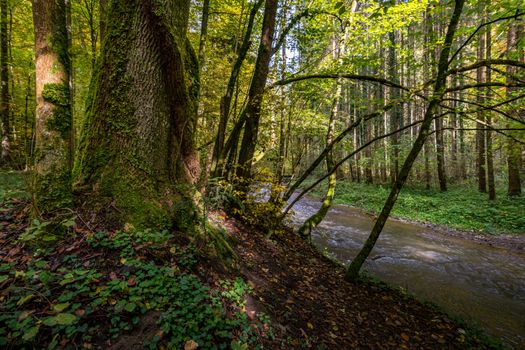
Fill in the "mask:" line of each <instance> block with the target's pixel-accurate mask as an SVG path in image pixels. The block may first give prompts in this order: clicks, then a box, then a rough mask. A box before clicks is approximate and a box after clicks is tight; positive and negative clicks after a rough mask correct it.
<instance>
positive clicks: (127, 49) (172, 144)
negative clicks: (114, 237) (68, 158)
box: [74, 0, 200, 229]
mask: <svg viewBox="0 0 525 350" xmlns="http://www.w3.org/2000/svg"><path fill="white" fill-rule="evenodd" d="M189 7H190V0H156V1H153V0H114V1H110V2H109V3H108V8H107V17H106V18H107V19H108V21H107V28H106V34H105V36H106V38H105V40H104V46H103V49H102V53H101V62H100V63H101V64H99V65H98V69H97V71H96V72H95V75H94V77H93V79H94V80H93V82H92V84H91V86H92V89H91V91H90V97H89V105H88V107H87V112H86V123H85V125H84V128H83V131H82V136H81V139H80V144H79V156H78V158H77V162H76V164H75V171H74V174H75V179H76V182H75V185H76V186H75V188H76V190H77V191H79V192H80V193H83V194H84V196H82V198H83V199H85V201H86V204H87V205H93V206H95V207H97V206H100V205H102V206H104V207H107V206H108V205H109V206H110V207H116V208H117V209H118V210H115V213H114V218H115V220H117V222H118V223H119V224H124V223H130V224H132V225H134V226H139V227H141V226H147V225H153V226H163V227H167V226H171V225H172V224H174V223H175V224H177V225H178V226H179V227H180V228H182V229H184V228H187V225H191V224H192V223H193V221H192V218H194V216H192V215H193V214H194V213H195V212H194V209H193V208H194V205H193V204H194V200H193V197H192V195H193V193H194V192H193V188H194V184H195V181H196V180H197V179H198V177H199V172H200V169H199V162H198V158H197V155H196V152H195V148H194V132H195V127H196V119H197V99H198V93H199V72H198V60H197V56H196V54H195V52H194V50H193V48H192V47H191V44H190V42H189V40H188V39H187V36H186V34H187V27H188V18H189ZM179 219H180V220H179Z"/></svg>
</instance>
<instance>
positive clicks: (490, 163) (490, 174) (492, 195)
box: [485, 0, 496, 200]
mask: <svg viewBox="0 0 525 350" xmlns="http://www.w3.org/2000/svg"><path fill="white" fill-rule="evenodd" d="M488 3H489V4H490V0H489V1H488ZM485 11H487V8H485ZM485 17H486V18H487V17H488V16H487V15H485ZM485 38H486V39H485V41H486V45H487V49H486V58H487V60H490V59H491V58H492V50H491V49H492V38H491V27H490V26H488V27H487V33H486V34H485ZM485 80H486V81H487V83H490V82H491V81H492V71H491V68H490V67H486V68H485ZM491 97H492V90H491V89H490V87H487V92H486V98H487V100H488V101H490V100H491ZM486 122H487V125H488V126H491V125H492V114H491V112H490V111H487V118H486ZM485 142H486V146H487V181H488V186H489V200H495V199H496V185H495V183H494V155H493V152H492V131H491V129H490V128H487V131H486V133H485Z"/></svg>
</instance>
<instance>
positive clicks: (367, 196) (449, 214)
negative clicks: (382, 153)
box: [305, 181, 525, 244]
mask: <svg viewBox="0 0 525 350" xmlns="http://www.w3.org/2000/svg"><path fill="white" fill-rule="evenodd" d="M305 186H306V185H305ZM324 191H325V189H324V188H323V186H320V187H318V188H316V189H315V190H314V191H313V192H312V195H313V196H315V197H320V196H323V195H324ZM389 192H390V187H388V186H385V185H376V184H365V183H355V182H351V181H339V182H338V184H337V188H336V195H335V200H334V202H335V203H336V204H345V205H350V206H353V207H356V208H360V209H364V210H365V211H369V212H372V213H378V212H379V211H381V209H382V207H383V205H384V203H385V200H386V198H387V197H388V194H389ZM523 213H525V196H521V197H517V198H509V197H508V196H507V195H506V192H505V189H504V188H498V191H497V198H496V200H495V201H489V200H488V195H487V194H486V193H480V192H479V191H478V190H477V188H476V187H475V185H474V184H463V185H451V186H449V189H448V191H446V192H441V191H439V190H438V189H430V190H426V189H425V188H421V187H411V186H405V187H404V188H403V190H402V191H401V194H400V195H399V197H398V200H397V202H396V205H395V207H394V209H393V211H392V214H391V217H393V218H398V219H403V220H409V221H411V222H419V223H424V224H430V225H434V226H435V227H437V228H440V229H441V230H442V231H447V232H448V233H451V234H454V235H462V234H464V233H466V231H470V232H473V233H476V234H479V233H481V234H483V235H485V237H484V240H491V238H490V237H491V236H492V237H496V236H499V235H509V234H510V235H520V234H524V233H525V215H523ZM459 231H461V232H459ZM464 236H465V237H466V238H468V235H464ZM493 240H494V241H495V242H499V241H501V242H503V244H505V243H504V241H509V242H512V240H513V238H511V237H506V238H503V239H502V240H498V239H493ZM511 244H512V243H511Z"/></svg>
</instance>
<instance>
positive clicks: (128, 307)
mask: <svg viewBox="0 0 525 350" xmlns="http://www.w3.org/2000/svg"><path fill="white" fill-rule="evenodd" d="M136 307H137V305H135V304H134V303H127V304H126V306H125V307H124V309H126V311H128V312H133V310H135V308H136Z"/></svg>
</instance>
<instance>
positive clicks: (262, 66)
mask: <svg viewBox="0 0 525 350" xmlns="http://www.w3.org/2000/svg"><path fill="white" fill-rule="evenodd" d="M277 5H278V0H266V3H265V8H264V19H263V27H262V33H261V42H260V44H259V51H258V54H257V61H256V62H255V71H254V73H253V77H252V83H251V85H250V91H249V93H248V102H247V105H246V110H245V111H244V113H246V124H245V127H244V134H243V139H242V143H241V150H240V153H239V161H238V164H239V168H238V170H237V175H238V176H239V177H240V178H244V179H247V178H249V177H250V176H251V164H252V160H253V155H254V154H255V146H256V144H257V136H258V133H259V121H260V119H261V105H262V100H263V95H264V89H265V87H266V80H267V78H268V72H269V70H270V60H271V58H272V49H273V36H274V32H275V17H276V15H277Z"/></svg>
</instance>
